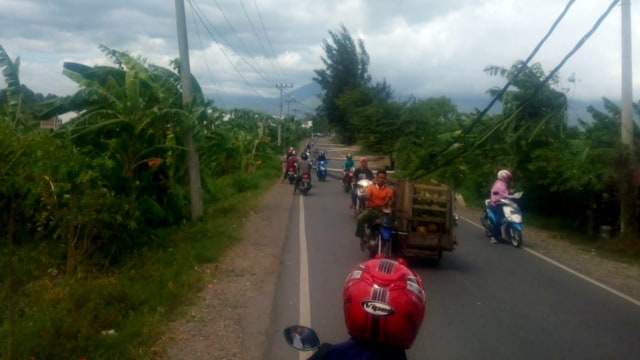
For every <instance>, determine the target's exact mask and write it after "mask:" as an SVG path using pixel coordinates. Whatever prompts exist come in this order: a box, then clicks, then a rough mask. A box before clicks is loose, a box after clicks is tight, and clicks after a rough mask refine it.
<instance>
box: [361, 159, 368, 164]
mask: <svg viewBox="0 0 640 360" xmlns="http://www.w3.org/2000/svg"><path fill="white" fill-rule="evenodd" d="M360 162H361V163H365V164H366V163H368V162H369V159H367V158H366V157H363V158H360Z"/></svg>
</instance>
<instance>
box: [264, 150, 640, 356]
mask: <svg viewBox="0 0 640 360" xmlns="http://www.w3.org/2000/svg"><path fill="white" fill-rule="evenodd" d="M326 146H328V145H326ZM329 157H330V158H331V157H332V155H331V153H329ZM333 162H337V160H336V161H333ZM334 166H335V167H339V164H335V165H334ZM329 167H333V166H332V161H331V160H330V163H329ZM313 185H314V187H313V189H312V190H311V192H310V194H309V195H308V196H296V197H295V198H294V201H293V203H292V206H291V212H290V218H289V223H288V224H287V226H288V228H287V234H288V235H287V239H286V240H285V243H284V246H283V248H282V264H281V271H280V273H279V274H278V281H277V289H276V297H275V299H274V302H273V304H274V307H273V311H272V321H271V324H272V325H271V330H270V334H269V336H270V341H269V342H270V344H271V349H270V352H269V354H268V355H267V357H266V358H268V359H273V360H275V359H285V360H286V359H306V358H308V357H309V356H311V354H310V353H298V352H297V351H295V350H293V349H292V348H289V347H288V346H287V345H286V344H285V342H284V340H283V337H282V329H283V328H284V327H286V326H288V325H292V324H303V325H307V326H309V325H310V326H312V327H313V328H314V329H315V330H316V331H317V332H318V335H319V336H320V338H321V340H322V341H326V342H329V343H335V342H340V341H343V340H346V339H347V337H348V334H347V332H346V329H345V327H344V320H343V315H342V297H341V296H342V285H343V283H344V280H345V278H346V276H347V274H348V273H349V271H350V270H351V269H352V268H353V267H354V266H355V265H356V264H357V263H358V262H360V261H362V260H365V259H366V258H367V256H366V253H364V252H361V251H360V248H359V245H358V240H357V239H356V238H355V237H354V236H353V233H354V230H355V218H354V216H353V214H352V213H351V211H350V210H349V208H348V204H349V196H348V195H347V194H345V193H344V192H342V190H341V188H340V185H339V181H338V180H337V179H335V178H328V180H327V182H325V183H320V182H318V181H317V179H314V183H313ZM283 186H285V185H283ZM525 241H526V238H525ZM458 243H459V245H458V247H457V249H456V250H455V251H453V252H445V253H444V256H443V259H442V261H441V263H440V264H439V265H438V266H433V265H432V264H429V263H428V262H426V261H422V260H421V259H410V260H409V264H410V266H411V267H412V269H413V270H414V271H416V272H418V273H419V274H420V276H421V277H422V279H423V281H424V283H425V287H426V293H427V315H426V318H425V321H424V323H423V326H422V329H421V331H420V333H419V335H418V338H417V340H416V341H415V343H414V345H413V347H412V348H411V349H410V350H409V351H408V355H409V358H410V359H594V360H596V359H598V360H600V359H630V360H631V359H640V337H639V336H638V334H640V306H638V305H637V303H633V302H630V301H628V300H625V299H623V298H620V297H619V296H617V295H615V294H612V293H610V292H607V291H606V290H604V289H602V288H600V287H597V286H595V285H593V284H592V283H590V282H588V281H585V280H584V279H582V278H580V277H577V276H575V275H574V274H571V273H569V272H567V271H565V270H562V269H561V268H559V267H557V266H555V265H553V264H551V263H548V262H546V261H544V260H543V259H541V258H539V257H536V256H533V255H532V254H531V253H529V252H527V251H524V250H523V249H516V248H513V247H512V246H510V245H507V244H498V245H491V244H489V242H488V241H487V238H486V237H485V236H484V234H483V232H482V230H481V229H480V228H478V227H477V226H476V225H474V224H472V223H469V222H467V221H464V220H461V221H460V224H459V226H458Z"/></svg>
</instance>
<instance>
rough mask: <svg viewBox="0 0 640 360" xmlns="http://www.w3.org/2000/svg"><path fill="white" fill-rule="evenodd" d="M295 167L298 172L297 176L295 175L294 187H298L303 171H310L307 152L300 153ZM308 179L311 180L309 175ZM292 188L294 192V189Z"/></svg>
mask: <svg viewBox="0 0 640 360" xmlns="http://www.w3.org/2000/svg"><path fill="white" fill-rule="evenodd" d="M296 169H297V172H298V176H297V177H296V184H295V186H296V188H297V187H298V184H299V183H300V180H302V175H303V174H304V173H311V163H310V162H309V155H307V153H306V152H305V153H302V155H300V160H298V163H297V165H296ZM309 181H311V177H309ZM296 188H294V192H295V189H296Z"/></svg>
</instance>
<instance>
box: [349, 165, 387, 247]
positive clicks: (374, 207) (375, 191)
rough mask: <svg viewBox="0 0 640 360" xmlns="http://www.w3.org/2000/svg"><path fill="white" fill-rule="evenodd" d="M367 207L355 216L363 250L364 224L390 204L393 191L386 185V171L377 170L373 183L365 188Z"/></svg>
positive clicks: (380, 213) (375, 217) (378, 215)
mask: <svg viewBox="0 0 640 360" xmlns="http://www.w3.org/2000/svg"><path fill="white" fill-rule="evenodd" d="M366 192H367V208H366V209H364V211H363V212H362V213H360V215H358V218H357V226H356V236H357V237H359V238H360V248H361V249H362V250H364V247H365V245H366V244H365V242H364V226H365V225H366V224H367V223H368V222H370V221H373V220H375V219H377V218H379V217H380V215H382V209H383V208H386V207H389V206H391V201H393V197H394V195H395V192H394V191H393V189H392V188H390V187H389V186H388V185H387V172H386V171H385V170H378V172H377V173H376V178H375V180H374V183H373V184H371V185H370V186H368V187H367V188H366Z"/></svg>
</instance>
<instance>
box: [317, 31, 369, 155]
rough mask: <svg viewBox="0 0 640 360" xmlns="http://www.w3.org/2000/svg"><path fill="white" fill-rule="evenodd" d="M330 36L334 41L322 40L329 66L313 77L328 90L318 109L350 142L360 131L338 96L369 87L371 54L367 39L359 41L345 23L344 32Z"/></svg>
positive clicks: (341, 135)
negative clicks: (365, 45)
mask: <svg viewBox="0 0 640 360" xmlns="http://www.w3.org/2000/svg"><path fill="white" fill-rule="evenodd" d="M329 36H330V40H327V39H324V40H323V41H322V48H323V50H324V52H325V57H322V58H321V59H322V62H323V64H324V65H325V69H316V70H314V72H315V74H316V76H315V77H314V78H313V80H314V81H316V82H317V83H318V84H319V85H320V86H321V87H322V90H323V91H324V93H323V95H322V104H321V105H320V106H319V108H318V110H319V113H320V115H321V116H323V117H326V118H327V119H328V122H329V124H330V125H331V126H333V127H334V128H335V130H336V132H337V134H338V136H340V137H341V141H343V142H344V143H346V144H348V145H350V144H353V143H354V142H355V140H356V132H355V131H354V129H353V128H352V127H351V124H350V123H349V121H348V120H347V118H346V114H345V112H344V110H342V109H341V108H340V106H339V105H338V99H339V98H340V96H342V95H343V94H344V93H345V92H346V91H349V90H355V89H358V88H360V87H362V86H369V84H370V83H371V77H370V75H369V70H368V68H369V54H368V53H367V51H366V49H365V47H364V42H363V41H362V40H358V42H357V43H355V42H354V41H353V38H352V37H351V35H350V34H349V31H348V30H347V28H346V27H345V26H344V25H343V26H342V27H341V32H340V33H334V32H332V31H329Z"/></svg>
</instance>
